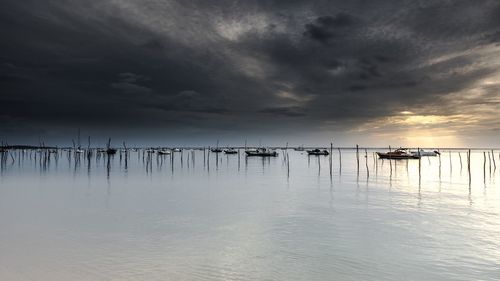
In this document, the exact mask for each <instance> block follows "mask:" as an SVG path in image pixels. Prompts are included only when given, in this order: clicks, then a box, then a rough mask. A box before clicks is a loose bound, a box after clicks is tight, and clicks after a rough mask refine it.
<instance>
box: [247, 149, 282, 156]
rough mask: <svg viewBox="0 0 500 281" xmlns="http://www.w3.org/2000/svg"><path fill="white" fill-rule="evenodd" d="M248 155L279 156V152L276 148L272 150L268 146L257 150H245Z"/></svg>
mask: <svg viewBox="0 0 500 281" xmlns="http://www.w3.org/2000/svg"><path fill="white" fill-rule="evenodd" d="M245 153H246V154H247V156H261V157H276V156H278V152H276V151H274V150H270V149H267V148H257V149H255V150H247V151H245Z"/></svg>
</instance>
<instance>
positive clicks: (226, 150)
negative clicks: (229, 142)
mask: <svg viewBox="0 0 500 281" xmlns="http://www.w3.org/2000/svg"><path fill="white" fill-rule="evenodd" d="M224 153H226V154H237V153H238V151H237V150H236V149H234V148H228V149H225V150H224Z"/></svg>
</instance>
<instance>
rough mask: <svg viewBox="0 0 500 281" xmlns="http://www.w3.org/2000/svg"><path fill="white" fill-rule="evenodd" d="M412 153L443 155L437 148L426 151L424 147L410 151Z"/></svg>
mask: <svg viewBox="0 0 500 281" xmlns="http://www.w3.org/2000/svg"><path fill="white" fill-rule="evenodd" d="M410 153H411V154H413V155H416V156H418V155H420V156H438V155H441V153H440V152H439V151H437V150H433V151H425V150H423V149H420V150H416V151H414V150H413V151H410Z"/></svg>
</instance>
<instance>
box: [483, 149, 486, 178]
mask: <svg viewBox="0 0 500 281" xmlns="http://www.w3.org/2000/svg"><path fill="white" fill-rule="evenodd" d="M483 158H484V163H483V176H484V182H486V152H484V151H483Z"/></svg>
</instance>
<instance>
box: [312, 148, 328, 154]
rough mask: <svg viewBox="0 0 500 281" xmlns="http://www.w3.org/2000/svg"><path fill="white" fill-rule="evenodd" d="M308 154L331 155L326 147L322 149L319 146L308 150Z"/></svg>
mask: <svg viewBox="0 0 500 281" xmlns="http://www.w3.org/2000/svg"><path fill="white" fill-rule="evenodd" d="M307 154H308V155H330V153H329V152H328V150H326V149H324V150H320V149H318V148H316V149H312V150H308V151H307Z"/></svg>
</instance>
